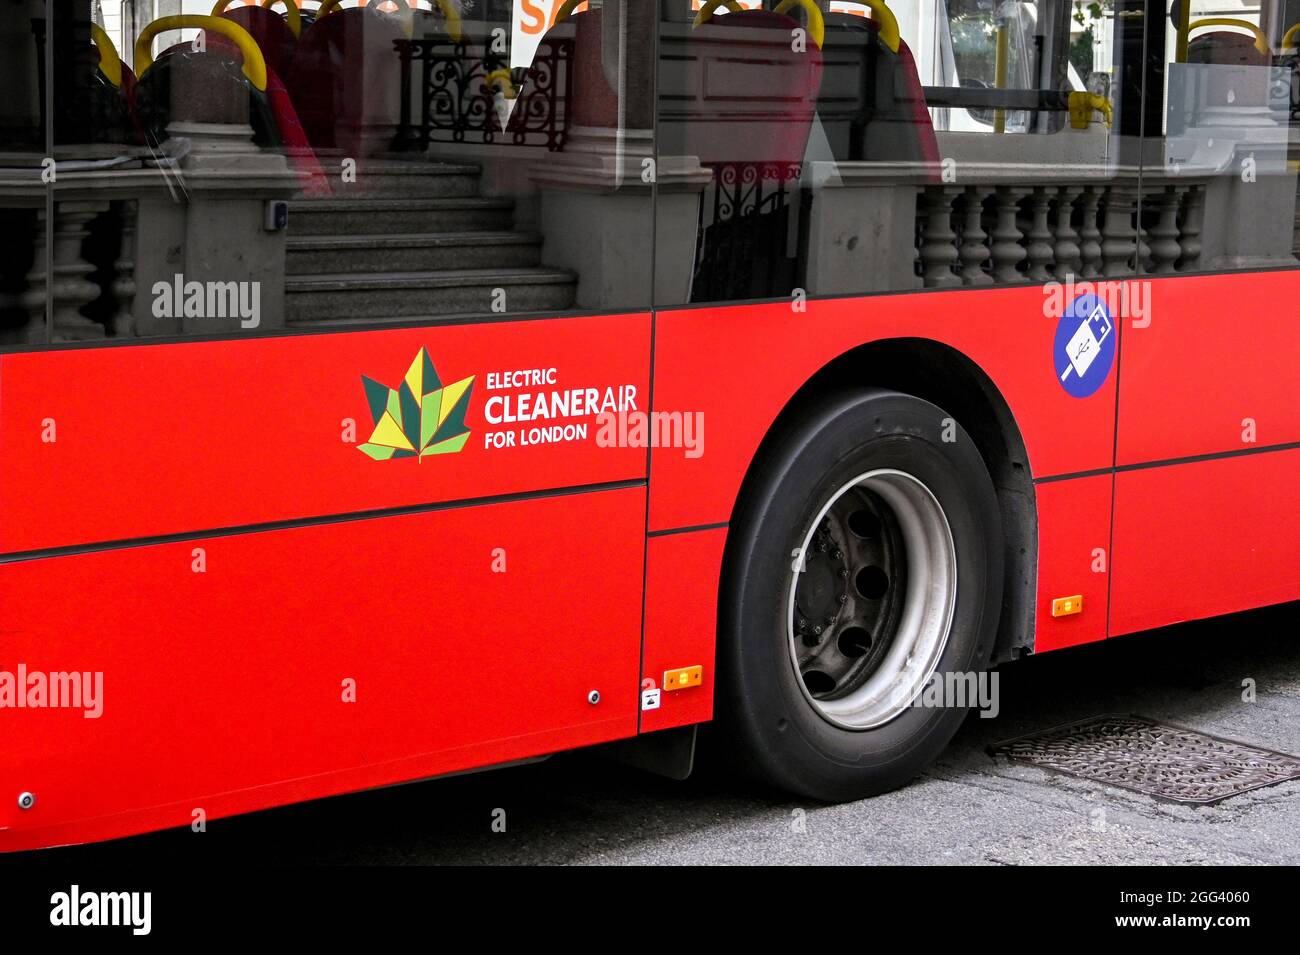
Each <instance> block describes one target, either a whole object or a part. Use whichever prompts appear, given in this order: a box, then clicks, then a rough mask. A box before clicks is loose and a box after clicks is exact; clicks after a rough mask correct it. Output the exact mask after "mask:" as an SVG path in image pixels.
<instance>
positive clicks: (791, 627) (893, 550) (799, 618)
mask: <svg viewBox="0 0 1300 955" xmlns="http://www.w3.org/2000/svg"><path fill="white" fill-rule="evenodd" d="M873 535H875V538H874V539H873ZM956 600H957V555H956V548H955V546H954V545H953V540H952V530H951V528H950V527H949V525H948V518H947V515H945V514H944V511H943V508H942V507H941V506H940V504H939V501H938V500H937V499H936V498H935V496H934V494H933V493H931V491H930V489H929V488H928V487H926V485H925V484H924V483H923V482H922V481H920V480H919V479H918V478H916V477H914V476H913V475H911V474H908V473H906V472H904V471H899V470H894V469H890V468H882V469H878V470H873V471H867V472H866V473H864V474H861V475H859V476H858V477H856V478H854V479H853V480H851V481H849V482H848V483H847V484H845V485H844V486H843V487H841V488H840V489H839V490H837V491H836V492H835V493H834V494H833V495H831V497H830V498H829V499H828V500H827V501H826V502H825V503H824V504H823V505H822V507H821V509H820V510H819V511H818V513H817V516H816V518H815V519H814V520H813V521H812V523H811V525H810V526H809V528H808V529H807V532H806V533H805V534H804V537H803V542H802V545H801V546H800V548H799V550H798V551H796V552H795V555H794V561H793V566H792V573H791V580H790V586H789V589H788V592H787V604H786V630H787V643H788V646H789V651H790V662H791V665H792V666H793V668H794V673H795V679H796V681H797V682H798V684H799V688H800V690H801V691H802V692H803V695H804V697H805V699H807V701H808V703H809V704H810V705H811V706H812V707H813V709H814V710H815V711H816V712H817V714H818V715H819V716H821V717H822V718H823V719H825V720H826V721H827V722H829V723H833V724H834V725H836V726H839V727H841V728H843V729H848V730H869V729H873V728H875V727H878V726H883V725H884V724H886V723H888V722H890V721H891V720H894V719H896V718H897V717H898V716H899V715H901V714H902V713H903V712H904V711H905V710H906V709H907V708H908V707H909V706H911V705H912V702H913V701H914V700H915V699H916V698H917V696H918V695H920V693H921V691H922V690H923V689H924V688H925V686H926V684H927V683H928V682H929V680H930V678H931V677H932V676H933V674H934V671H935V669H936V667H937V666H938V664H939V660H940V658H941V657H942V656H943V651H944V648H945V647H946V646H947V644H948V635H949V632H950V631H951V629H952V616H953V608H954V606H955V605H956ZM814 631H816V632H814Z"/></svg>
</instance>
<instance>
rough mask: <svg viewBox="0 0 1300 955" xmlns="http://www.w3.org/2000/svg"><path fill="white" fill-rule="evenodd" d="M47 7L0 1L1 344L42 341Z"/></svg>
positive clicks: (39, 2)
mask: <svg viewBox="0 0 1300 955" xmlns="http://www.w3.org/2000/svg"><path fill="white" fill-rule="evenodd" d="M45 7H46V4H45V0H5V2H4V3H3V4H0V89H3V90H4V95H3V96H0V347H4V346H5V345H13V344H26V343H38V342H41V341H44V339H45V311H46V298H47V296H46V288H47V284H48V283H47V282H46V280H45V273H46V246H45V241H44V233H45V221H46V216H47V211H48V210H47V208H46V205H47V203H48V198H49V197H48V195H47V188H46V185H45V183H44V182H43V181H42V172H43V169H42V159H43V158H44V157H45V156H46V155H48V153H47V147H46V137H47V132H46V124H45V117H46V115H47V112H48V109H47V100H48V96H47V90H46V88H45V69H44V67H45V66H46V65H47V64H46V57H47V56H48V40H47V36H46V32H47V31H46V10H45Z"/></svg>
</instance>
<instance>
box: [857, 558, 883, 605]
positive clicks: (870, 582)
mask: <svg viewBox="0 0 1300 955" xmlns="http://www.w3.org/2000/svg"><path fill="white" fill-rule="evenodd" d="M854 584H855V585H856V586H857V588H858V593H860V594H861V595H862V596H863V597H865V598H866V599H867V600H879V599H880V598H881V597H883V596H885V594H886V593H887V592H888V590H889V575H888V574H886V573H885V572H884V570H882V569H881V568H879V567H875V566H872V567H863V568H862V569H861V570H860V571H858V575H857V577H856V578H855V579H854Z"/></svg>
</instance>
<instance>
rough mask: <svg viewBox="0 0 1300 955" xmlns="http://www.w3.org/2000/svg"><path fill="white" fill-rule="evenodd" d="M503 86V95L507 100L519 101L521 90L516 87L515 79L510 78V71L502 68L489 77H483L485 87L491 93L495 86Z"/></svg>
mask: <svg viewBox="0 0 1300 955" xmlns="http://www.w3.org/2000/svg"><path fill="white" fill-rule="evenodd" d="M496 83H500V84H501V93H502V95H504V96H505V98H506V99H518V98H519V89H518V88H517V87H516V86H515V81H514V79H513V78H512V77H511V76H510V71H509V70H507V69H505V68H502V69H499V70H493V71H492V72H491V73H489V74H488V75H487V76H485V77H483V85H484V86H486V87H487V88H488V91H489V92H491V90H492V87H493V85H494V84H496Z"/></svg>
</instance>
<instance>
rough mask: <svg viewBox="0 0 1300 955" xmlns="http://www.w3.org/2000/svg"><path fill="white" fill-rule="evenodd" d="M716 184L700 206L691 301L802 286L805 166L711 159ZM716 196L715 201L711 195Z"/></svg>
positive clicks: (756, 294)
mask: <svg viewBox="0 0 1300 955" xmlns="http://www.w3.org/2000/svg"><path fill="white" fill-rule="evenodd" d="M708 166H709V168H710V169H711V170H712V171H713V183H712V184H711V185H710V186H709V189H708V191H707V192H706V193H705V201H704V202H702V203H701V204H700V217H701V221H700V228H699V236H700V241H699V242H698V244H697V248H698V250H699V251H698V253H697V255H696V266H695V277H694V281H693V283H692V286H691V301H693V302H717V301H734V300H738V299H750V298H772V297H774V296H785V295H789V294H790V293H791V291H792V290H793V289H794V287H795V286H796V285H797V284H798V281H797V279H798V271H799V258H800V256H799V249H798V235H799V231H800V230H799V228H798V226H799V222H798V220H797V219H795V220H794V221H792V220H791V209H792V208H795V209H796V211H798V210H799V209H801V208H802V206H798V207H794V206H792V202H791V197H792V196H798V195H800V192H799V178H800V176H801V175H802V171H803V170H802V166H801V165H800V164H799V163H792V162H725V163H709V164H708ZM710 193H711V194H712V201H711V202H710V201H709V199H708V196H709V194H710Z"/></svg>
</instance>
